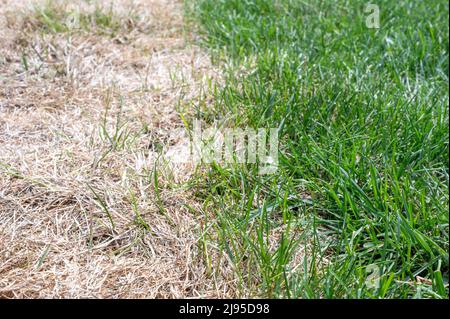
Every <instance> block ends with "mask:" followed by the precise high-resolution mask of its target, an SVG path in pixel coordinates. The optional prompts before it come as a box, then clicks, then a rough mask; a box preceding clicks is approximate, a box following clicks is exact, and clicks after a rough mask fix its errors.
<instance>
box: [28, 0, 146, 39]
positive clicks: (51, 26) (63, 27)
mask: <svg viewBox="0 0 450 319" xmlns="http://www.w3.org/2000/svg"><path fill="white" fill-rule="evenodd" d="M28 22H29V23H30V24H31V26H32V27H33V28H34V29H38V30H41V31H42V32H45V33H68V32H71V33H73V32H88V33H94V34H100V35H107V36H111V37H114V36H116V35H117V34H118V33H120V32H121V31H123V32H129V31H131V30H132V28H133V26H135V25H136V24H137V23H138V16H137V15H136V14H134V13H133V12H129V16H128V17H120V16H118V15H117V14H116V13H115V11H114V8H113V5H112V3H111V6H109V7H108V8H105V7H102V6H100V5H96V6H95V8H94V9H93V10H90V11H80V10H76V9H67V8H66V6H65V5H64V4H63V3H59V2H55V1H47V2H46V3H45V4H44V5H43V6H39V7H36V9H35V14H34V16H32V17H31V18H30V19H29V21H28Z"/></svg>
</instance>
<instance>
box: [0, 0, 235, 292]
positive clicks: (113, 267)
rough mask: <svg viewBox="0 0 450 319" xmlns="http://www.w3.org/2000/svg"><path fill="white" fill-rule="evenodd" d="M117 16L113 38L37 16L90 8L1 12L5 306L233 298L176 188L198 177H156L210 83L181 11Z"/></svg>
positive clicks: (124, 9) (168, 8) (137, 5)
mask: <svg viewBox="0 0 450 319" xmlns="http://www.w3.org/2000/svg"><path fill="white" fill-rule="evenodd" d="M114 3H115V5H114V8H113V10H112V11H111V12H110V14H111V16H110V17H112V18H113V19H115V20H114V21H116V22H115V24H114V26H113V28H114V32H115V33H114V35H111V34H108V32H106V34H105V32H104V30H103V31H102V32H98V31H99V30H97V29H96V26H95V24H94V25H90V24H88V25H87V27H84V28H80V29H79V30H77V31H76V32H74V31H72V30H64V29H63V30H53V31H52V30H49V28H50V29H51V25H50V27H49V22H48V21H46V20H44V21H43V20H42V14H41V16H39V14H38V13H39V12H41V11H39V10H42V8H43V7H45V6H49V5H51V6H52V7H51V8H50V9H51V10H53V11H54V12H53V13H54V14H55V16H56V18H55V17H51V18H52V19H59V18H61V17H63V18H64V17H65V16H64V13H65V12H81V13H83V14H85V16H88V17H89V15H92V14H93V12H95V10H96V8H95V7H94V6H93V5H89V4H87V2H85V1H53V2H51V3H48V2H41V3H37V2H36V1H34V2H27V1H21V0H20V1H19V0H16V1H14V0H2V1H1V3H0V28H1V30H2V32H1V34H0V42H1V45H0V297H4V298H24V297H33V298H35V297H39V298H79V297H96V298H151V297H162V298H170V297H205V296H208V297H223V296H228V295H231V294H233V283H232V282H231V281H229V280H226V278H223V276H222V277H220V276H218V275H217V276H216V275H215V274H216V273H219V272H213V273H208V271H207V268H206V266H205V265H204V261H203V260H204V259H203V256H202V254H203V253H202V250H201V248H200V247H201V246H200V245H199V244H198V240H199V236H200V233H201V225H202V216H196V215H194V214H193V213H192V212H191V210H189V209H188V207H189V206H192V207H196V205H197V203H195V201H193V200H192V196H191V195H190V193H189V190H187V189H186V188H184V187H179V185H180V184H179V182H180V181H183V180H186V178H187V177H188V176H189V173H190V172H191V170H192V167H189V166H188V165H184V166H182V167H181V166H179V167H176V169H175V170H170V169H169V170H168V169H162V166H161V165H159V166H158V165H156V164H155V163H156V161H155V159H156V158H157V156H158V154H159V153H161V152H165V151H169V150H170V148H171V147H177V145H179V144H180V143H183V140H182V137H180V136H179V134H178V133H177V134H175V132H177V131H176V130H174V129H175V128H182V127H183V124H182V122H181V121H180V119H179V116H178V110H177V106H180V105H181V107H182V106H183V105H188V104H187V103H181V104H180V103H179V102H180V101H181V102H186V101H189V100H192V99H195V98H196V97H198V95H199V94H200V89H201V87H202V85H204V83H205V79H206V78H207V77H214V76H215V75H214V70H213V68H212V67H211V64H210V62H209V60H208V58H207V56H206V55H205V54H204V53H203V52H202V51H201V50H200V49H199V48H197V47H195V46H193V45H191V44H189V41H188V37H189V35H186V34H183V20H182V12H181V4H180V2H179V1H170V0H139V1H115V2H114ZM36 5H37V7H36ZM39 8H41V9H39ZM101 8H110V6H109V4H108V2H107V1H104V3H103V5H102V6H101ZM97 9H98V8H97ZM130 12H131V13H133V14H132V15H130ZM135 13H138V14H135ZM58 14H61V17H59V16H58ZM130 17H132V18H130ZM65 19H67V17H65ZM87 21H91V20H87ZM107 23H111V22H108V21H107ZM107 27H108V26H107ZM183 111H185V112H189V109H184V110H183ZM155 167H156V171H157V172H158V174H157V176H156V180H157V184H156V185H157V186H158V187H157V191H155V186H156V185H155V174H154V171H155ZM221 273H226V271H224V272H221Z"/></svg>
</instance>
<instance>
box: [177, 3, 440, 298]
mask: <svg viewBox="0 0 450 319" xmlns="http://www.w3.org/2000/svg"><path fill="white" fill-rule="evenodd" d="M367 4H368V3H367V2H366V1H349V0H342V1H312V0H304V1H301V0H189V1H186V6H185V8H186V11H185V15H186V17H187V19H188V21H189V28H191V29H192V30H195V32H197V33H198V34H199V35H200V37H199V39H198V41H199V42H200V43H201V45H202V46H203V47H204V48H205V49H206V50H208V52H209V54H210V55H211V57H212V59H213V62H214V63H215V65H217V66H218V67H220V69H221V70H222V79H221V81H217V83H216V84H212V85H211V86H210V94H211V95H212V96H213V98H211V99H207V98H206V97H205V98H199V99H198V100H197V101H196V103H195V105H194V107H195V110H196V113H195V114H196V116H197V118H199V119H201V120H202V121H204V122H205V123H210V124H212V123H216V124H217V123H221V125H227V126H229V127H247V126H248V127H252V128H272V127H275V128H278V130H279V131H278V132H279V155H278V156H279V165H278V169H277V171H276V173H274V174H265V175H260V174H258V167H257V165H256V164H242V163H241V164H240V163H228V164H226V163H213V164H212V165H209V166H207V167H206V169H205V170H204V171H203V172H202V173H201V174H200V175H198V176H197V179H196V180H195V182H194V184H193V187H194V189H195V196H196V198H197V200H199V201H200V202H201V203H202V205H203V206H202V209H201V211H202V212H203V213H204V212H208V213H207V222H206V224H205V225H204V227H203V232H202V237H201V239H202V243H203V244H202V247H203V256H204V258H205V261H206V263H207V264H208V267H209V268H210V269H211V272H214V271H215V270H214V269H216V272H219V271H218V270H217V269H218V268H219V266H223V264H226V265H228V266H227V267H228V268H227V269H231V270H230V271H231V272H232V273H233V275H232V276H233V278H234V280H235V282H236V287H237V288H236V295H237V296H241V297H248V296H251V297H254V296H259V297H272V298H279V297H283V298H284V297H286V298H448V249H449V224H448V219H449V215H448V200H449V193H448V184H449V175H448V174H449V170H448V168H449V162H448V139H449V135H448V133H449V122H448V118H449V114H448V110H449V108H448V107H449V105H448V98H449V96H448V95H449V91H448V45H449V41H448V35H449V31H448V2H447V1H444V0H436V1H388V0H384V1H382V0H379V1H376V5H377V8H378V9H379V14H380V16H379V27H378V28H371V26H370V25H368V24H367V19H368V18H370V15H371V14H372V13H373V11H370V10H365V9H367ZM219 275H220V274H219Z"/></svg>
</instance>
